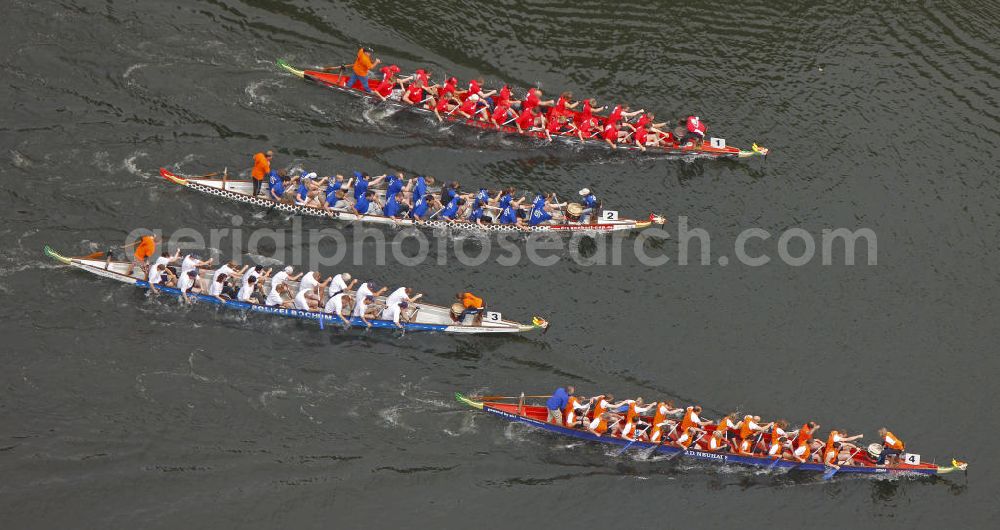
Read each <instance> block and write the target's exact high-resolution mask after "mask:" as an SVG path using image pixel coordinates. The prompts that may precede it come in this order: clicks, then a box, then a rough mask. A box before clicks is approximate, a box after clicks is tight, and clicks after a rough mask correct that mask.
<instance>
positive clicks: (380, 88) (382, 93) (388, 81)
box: [375, 64, 399, 101]
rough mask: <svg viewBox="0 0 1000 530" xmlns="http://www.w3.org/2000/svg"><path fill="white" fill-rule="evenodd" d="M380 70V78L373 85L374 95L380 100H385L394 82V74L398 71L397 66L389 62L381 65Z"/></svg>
mask: <svg viewBox="0 0 1000 530" xmlns="http://www.w3.org/2000/svg"><path fill="white" fill-rule="evenodd" d="M381 72H382V80H381V81H379V84H378V85H377V86H376V87H375V95H376V96H378V97H379V98H380V99H381V100H382V101H385V100H387V99H389V96H391V95H392V87H393V86H394V85H395V84H396V74H398V73H399V67H398V66H396V65H394V64H390V65H389V66H383V67H382V70H381Z"/></svg>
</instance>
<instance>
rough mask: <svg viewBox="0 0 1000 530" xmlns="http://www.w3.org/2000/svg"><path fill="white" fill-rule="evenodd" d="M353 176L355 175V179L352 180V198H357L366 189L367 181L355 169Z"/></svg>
mask: <svg viewBox="0 0 1000 530" xmlns="http://www.w3.org/2000/svg"><path fill="white" fill-rule="evenodd" d="M354 176H355V177H357V180H355V181H354V200H359V199H360V198H361V197H364V196H365V192H367V191H368V181H367V180H365V179H364V177H362V176H361V173H358V172H357V171H355V172H354Z"/></svg>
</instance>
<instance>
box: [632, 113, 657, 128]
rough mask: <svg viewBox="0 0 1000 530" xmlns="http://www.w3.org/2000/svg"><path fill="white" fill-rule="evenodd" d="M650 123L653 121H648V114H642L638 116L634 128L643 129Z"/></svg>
mask: <svg viewBox="0 0 1000 530" xmlns="http://www.w3.org/2000/svg"><path fill="white" fill-rule="evenodd" d="M651 121H653V120H651V119H649V114H643V115H642V116H639V119H638V120H636V122H635V126H636V127H645V126H646V125H648V124H649V123H650V122H651Z"/></svg>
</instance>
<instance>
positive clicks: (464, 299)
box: [455, 292, 561, 408]
mask: <svg viewBox="0 0 1000 530" xmlns="http://www.w3.org/2000/svg"><path fill="white" fill-rule="evenodd" d="M455 298H456V299H457V300H458V301H459V302H460V303H461V304H462V307H463V308H464V309H463V310H462V314H461V315H459V317H458V322H459V323H460V324H461V323H463V322H464V321H465V317H466V316H467V315H475V318H474V319H473V320H472V325H473V326H478V325H480V324H482V323H483V316H484V313H485V312H486V304H485V303H484V302H483V299H482V298H479V297H478V296H476V295H474V294H472V293H470V292H462V293H458V294H456V295H455ZM560 408H561V407H560Z"/></svg>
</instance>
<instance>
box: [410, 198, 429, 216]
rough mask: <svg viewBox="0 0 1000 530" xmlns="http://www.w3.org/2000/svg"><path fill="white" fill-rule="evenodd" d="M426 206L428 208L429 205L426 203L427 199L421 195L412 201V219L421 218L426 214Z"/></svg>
mask: <svg viewBox="0 0 1000 530" xmlns="http://www.w3.org/2000/svg"><path fill="white" fill-rule="evenodd" d="M428 208H430V206H429V205H428V204H427V199H425V198H424V196H423V195H421V196H420V197H418V198H417V200H416V201H415V202H414V203H413V209H412V210H410V217H412V218H414V219H423V218H424V217H425V216H426V215H427V209H428Z"/></svg>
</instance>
